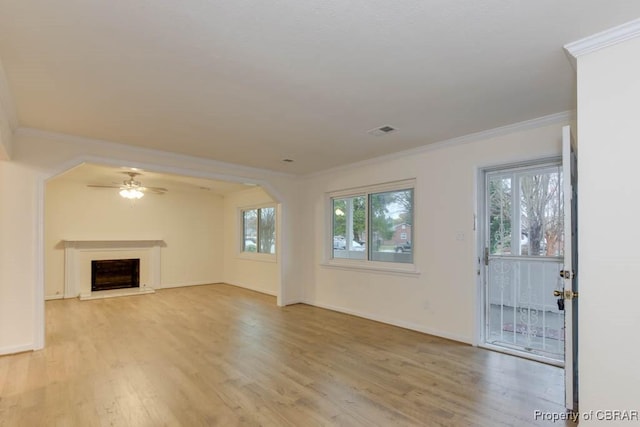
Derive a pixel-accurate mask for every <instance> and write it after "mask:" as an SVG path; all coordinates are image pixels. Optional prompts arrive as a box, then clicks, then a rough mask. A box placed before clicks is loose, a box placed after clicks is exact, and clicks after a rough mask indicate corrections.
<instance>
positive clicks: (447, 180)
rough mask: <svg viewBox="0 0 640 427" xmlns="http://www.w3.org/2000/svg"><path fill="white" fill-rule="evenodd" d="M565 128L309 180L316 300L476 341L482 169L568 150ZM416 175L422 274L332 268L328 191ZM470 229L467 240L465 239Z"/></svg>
mask: <svg viewBox="0 0 640 427" xmlns="http://www.w3.org/2000/svg"><path fill="white" fill-rule="evenodd" d="M561 128H562V124H555V125H547V126H545V127H541V128H537V129H530V130H525V131H520V132H514V133H511V134H508V135H504V136H499V137H493V138H487V139H484V140H480V141H477V142H473V143H467V144H462V145H453V146H448V147H447V146H445V147H441V148H436V149H432V150H423V151H422V152H413V153H410V154H407V155H404V156H399V157H397V158H392V159H388V160H386V161H380V162H374V163H370V164H363V165H361V166H357V165H352V166H350V167H348V168H344V169H342V170H335V171H331V172H328V173H324V174H321V175H318V176H316V177H312V178H309V179H308V180H306V182H304V188H305V192H306V196H305V197H304V199H303V206H307V207H308V208H307V210H306V212H305V213H304V218H305V219H306V220H307V221H308V226H307V227H306V231H307V234H306V235H305V236H304V241H305V243H306V245H308V246H309V247H311V248H313V251H312V252H311V253H310V254H308V255H307V254H303V255H304V256H308V257H310V258H306V259H304V260H302V261H301V262H302V263H303V265H304V267H305V270H306V271H308V274H307V275H306V277H305V280H304V283H305V285H306V286H305V301H307V302H308V303H310V304H315V305H319V306H322V307H328V308H332V309H335V310H338V311H343V312H347V313H353V314H357V315H360V316H364V317H368V318H372V319H376V320H380V321H384V322H388V323H392V324H396V325H399V326H404V327H408V328H411V329H415V330H419V331H424V332H428V333H432V334H435V335H440V336H443V337H449V338H452V339H455V340H459V341H463V342H468V343H471V342H473V341H474V339H475V337H476V329H475V328H476V296H477V287H478V284H477V280H476V279H477V275H476V268H477V258H476V256H477V254H476V234H475V232H474V229H473V222H474V213H475V212H476V210H477V202H476V192H477V190H476V189H477V174H478V169H479V168H481V167H483V166H490V165H496V164H504V163H514V162H518V161H524V160H531V159H537V158H545V157H552V156H559V155H560V141H561ZM410 178H415V179H416V180H417V182H416V189H415V203H416V206H415V228H414V238H413V245H414V256H415V262H416V264H417V267H418V269H419V270H420V274H419V275H418V276H417V277H413V276H406V275H393V274H381V273H377V272H364V271H355V270H353V271H348V270H344V269H336V268H331V267H327V266H324V265H323V262H324V260H325V251H326V250H327V247H328V246H329V245H330V243H331V240H330V237H329V232H330V226H329V225H328V224H329V222H328V221H327V212H328V209H329V208H328V205H327V196H326V193H327V192H331V191H336V190H342V189H348V188H354V187H359V186H366V185H371V184H379V183H385V182H392V181H398V180H404V179H410ZM460 233H463V235H464V238H463V240H462V241H460V240H457V239H456V237H457V236H458V235H459V234H460Z"/></svg>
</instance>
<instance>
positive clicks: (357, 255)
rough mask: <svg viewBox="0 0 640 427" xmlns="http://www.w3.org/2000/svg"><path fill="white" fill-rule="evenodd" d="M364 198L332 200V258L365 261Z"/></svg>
mask: <svg viewBox="0 0 640 427" xmlns="http://www.w3.org/2000/svg"><path fill="white" fill-rule="evenodd" d="M366 254H367V253H366V197H365V196H355V197H346V198H341V199H333V257H334V258H351V259H366Z"/></svg>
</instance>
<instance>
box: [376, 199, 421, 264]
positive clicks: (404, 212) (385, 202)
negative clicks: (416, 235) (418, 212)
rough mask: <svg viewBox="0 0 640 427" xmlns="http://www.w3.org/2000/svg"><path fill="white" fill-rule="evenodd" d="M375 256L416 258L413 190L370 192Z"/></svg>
mask: <svg viewBox="0 0 640 427" xmlns="http://www.w3.org/2000/svg"><path fill="white" fill-rule="evenodd" d="M370 200H371V201H370V203H369V205H370V213H369V215H370V218H371V219H370V222H371V224H370V228H371V232H370V236H371V244H372V246H371V260H373V261H387V262H403V263H412V262H413V243H412V240H413V238H412V236H413V232H412V228H413V190H412V189H408V190H400V191H388V192H385V193H376V194H371V195H370Z"/></svg>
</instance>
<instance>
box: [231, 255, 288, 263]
mask: <svg viewBox="0 0 640 427" xmlns="http://www.w3.org/2000/svg"><path fill="white" fill-rule="evenodd" d="M237 258H238V259H241V260H243V261H257V262H272V263H277V262H278V258H277V257H276V254H261V253H255V252H240V253H239V254H238V256H237Z"/></svg>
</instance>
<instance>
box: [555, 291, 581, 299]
mask: <svg viewBox="0 0 640 427" xmlns="http://www.w3.org/2000/svg"><path fill="white" fill-rule="evenodd" d="M553 296H554V297H563V298H565V299H573V298H578V293H577V292H574V291H570V290H566V291H558V290H556V291H553Z"/></svg>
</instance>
